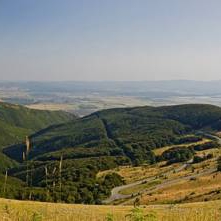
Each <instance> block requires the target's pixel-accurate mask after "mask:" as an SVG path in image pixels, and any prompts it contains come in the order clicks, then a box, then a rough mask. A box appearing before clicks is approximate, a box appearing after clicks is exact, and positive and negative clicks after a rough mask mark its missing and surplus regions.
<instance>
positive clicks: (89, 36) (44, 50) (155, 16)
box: [0, 0, 221, 80]
mask: <svg viewBox="0 0 221 221" xmlns="http://www.w3.org/2000/svg"><path fill="white" fill-rule="evenodd" d="M220 11H221V1H220V0H0V80H162V79H167V80H169V79H194V80H214V79H221V13H220Z"/></svg>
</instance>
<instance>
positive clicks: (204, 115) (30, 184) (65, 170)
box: [0, 104, 221, 204]
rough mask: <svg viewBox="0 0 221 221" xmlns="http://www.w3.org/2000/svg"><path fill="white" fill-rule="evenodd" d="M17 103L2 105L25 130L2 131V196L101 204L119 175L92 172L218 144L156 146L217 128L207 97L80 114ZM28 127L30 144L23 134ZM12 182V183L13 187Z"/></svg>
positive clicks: (175, 158)
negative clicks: (159, 151) (158, 151)
mask: <svg viewBox="0 0 221 221" xmlns="http://www.w3.org/2000/svg"><path fill="white" fill-rule="evenodd" d="M1 108H2V107H0V109H1ZM8 108H10V105H9V107H8ZM16 108H17V106H16ZM16 108H15V107H13V106H12V107H11V108H10V112H7V111H6V112H7V113H8V115H9V116H7V114H5V112H4V111H2V114H1V110H0V118H1V119H2V121H3V122H4V123H7V124H9V125H10V126H11V125H12V126H13V127H19V128H22V129H24V132H22V133H20V130H18V131H19V133H18V132H17V130H16V129H15V130H14V131H13V132H12V133H11V134H12V136H13V137H16V136H17V137H18V139H16V140H15V139H14V140H13V139H12V141H11V140H10V137H7V142H5V143H4V145H2V153H1V155H0V157H1V158H2V162H3V163H2V165H0V169H1V172H2V174H4V172H5V170H6V169H7V171H8V175H9V177H8V183H9V184H8V185H7V186H6V187H7V188H4V182H0V187H1V186H2V189H4V191H1V194H2V196H5V197H9V198H17V199H32V200H41V201H52V202H67V203H88V204H92V203H93V204H94V203H96V204H100V203H101V202H102V200H103V199H105V198H106V197H107V196H108V195H109V194H110V191H111V189H112V188H113V187H114V186H118V185H121V184H123V183H124V180H123V179H122V178H121V177H120V176H119V175H117V174H115V173H113V174H110V175H107V176H106V177H104V178H102V179H101V178H97V177H96V174H97V172H99V171H102V170H106V169H111V168H115V167H118V166H119V165H140V164H154V163H156V162H158V161H161V160H167V161H168V163H174V162H183V161H188V160H190V159H192V158H193V157H194V153H195V152H196V151H199V150H202V149H208V148H212V147H214V145H217V144H216V143H213V142H211V143H209V144H204V145H198V146H190V147H189V148H186V149H181V148H173V149H172V150H170V151H167V152H164V153H163V154H162V156H157V157H156V156H155V155H154V152H153V150H154V149H156V148H160V147H163V146H166V145H172V144H175V145H176V144H184V143H191V142H196V141H199V140H201V139H202V137H201V136H199V135H194V134H195V133H196V132H197V131H203V130H205V131H216V130H220V129H221V108H219V107H216V106H212V105H198V104H190V105H178V106H165V107H148V106H147V107H136V108H119V109H109V110H103V111H99V112H96V113H93V114H91V115H89V116H86V117H83V118H76V117H74V116H72V115H69V114H67V113H62V112H57V113H56V112H55V113H54V112H53V113H52V112H44V113H43V112H41V114H40V113H38V111H37V112H36V113H34V114H33V116H30V115H31V114H30V113H29V111H30V112H31V110H29V109H28V110H27V108H26V109H24V110H23V109H22V108H23V107H20V106H19V108H18V115H17V113H16V110H17V109H16ZM11 109H13V110H11ZM20 109H21V110H20ZM23 113H27V114H26V115H27V116H26V115H25V116H23V115H22V114H23ZM5 115H6V116H5ZM20 115H22V116H23V117H20ZM4 118H5V120H4ZM26 120H27V121H26ZM0 122H1V121H0ZM25 122H27V123H25ZM52 124H53V125H52ZM189 134H193V135H192V136H189ZM26 135H28V136H29V140H30V149H29V150H28V152H27V146H26V144H25V143H24V142H20V141H21V140H22V139H23V140H24V138H25V136H26ZM187 135H188V136H187ZM24 154H25V157H24ZM195 160H200V159H195ZM8 162H10V163H8ZM3 177H4V175H3ZM12 177H13V178H12ZM13 183H15V186H16V188H14V191H11V189H10V186H11V185H13ZM21 188H22V189H23V190H24V191H19V190H21Z"/></svg>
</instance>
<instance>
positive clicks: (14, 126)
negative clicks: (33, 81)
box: [0, 103, 74, 148]
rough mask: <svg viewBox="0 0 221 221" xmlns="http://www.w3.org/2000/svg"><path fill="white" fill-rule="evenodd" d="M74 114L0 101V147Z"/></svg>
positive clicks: (71, 117)
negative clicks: (32, 108) (29, 107)
mask: <svg viewBox="0 0 221 221" xmlns="http://www.w3.org/2000/svg"><path fill="white" fill-rule="evenodd" d="M73 118H74V116H73V115H71V114H69V113H65V112H60V111H39V110H31V109H28V108H25V107H23V106H20V105H13V104H8V103H0V133H1V137H0V148H2V147H4V146H6V145H10V144H13V143H17V142H19V141H21V140H22V139H24V137H25V136H26V135H30V134H31V133H34V132H36V131H38V130H40V129H43V128H45V127H48V126H50V125H52V124H60V123H63V122H66V121H69V120H71V119H73Z"/></svg>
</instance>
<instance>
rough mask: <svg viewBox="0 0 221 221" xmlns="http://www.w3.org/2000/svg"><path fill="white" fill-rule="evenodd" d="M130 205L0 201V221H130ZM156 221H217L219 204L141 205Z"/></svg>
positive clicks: (220, 217)
mask: <svg viewBox="0 0 221 221" xmlns="http://www.w3.org/2000/svg"><path fill="white" fill-rule="evenodd" d="M132 208H133V207H131V206H98V205H92V206H89V205H70V204H53V203H40V202H28V201H15V200H5V199H0V221H3V220H4V221H6V220H7V221H9V220H11V221H29V220H30V221H36V220H37V221H105V220H106V217H107V214H111V215H112V217H113V220H114V221H127V220H129V218H128V216H127V217H126V215H127V214H130V213H131V210H132ZM141 208H142V210H143V213H144V214H155V215H156V218H157V219H156V220H157V221H219V220H220V219H221V216H220V215H221V214H220V211H221V201H211V202H205V203H191V204H183V205H156V206H141Z"/></svg>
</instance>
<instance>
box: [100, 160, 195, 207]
mask: <svg viewBox="0 0 221 221" xmlns="http://www.w3.org/2000/svg"><path fill="white" fill-rule="evenodd" d="M192 161H193V160H192V159H191V160H189V161H188V162H186V163H184V164H183V165H182V166H180V167H178V168H174V169H171V170H169V171H168V172H165V173H164V174H163V175H164V176H167V175H169V174H171V173H173V172H174V171H175V172H180V171H182V170H184V169H185V168H186V167H187V166H188V165H189V164H190V163H192ZM155 179H156V176H152V177H148V178H146V179H143V180H139V181H136V182H134V183H130V184H127V185H122V186H118V187H115V188H113V189H112V191H111V196H110V197H109V198H108V199H106V200H104V201H103V203H105V204H108V203H111V202H113V201H115V200H119V199H127V198H130V197H131V194H129V195H124V194H120V193H119V192H121V191H122V190H124V189H127V188H130V187H134V186H137V185H140V184H142V183H144V182H145V183H146V182H151V181H153V180H155Z"/></svg>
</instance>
